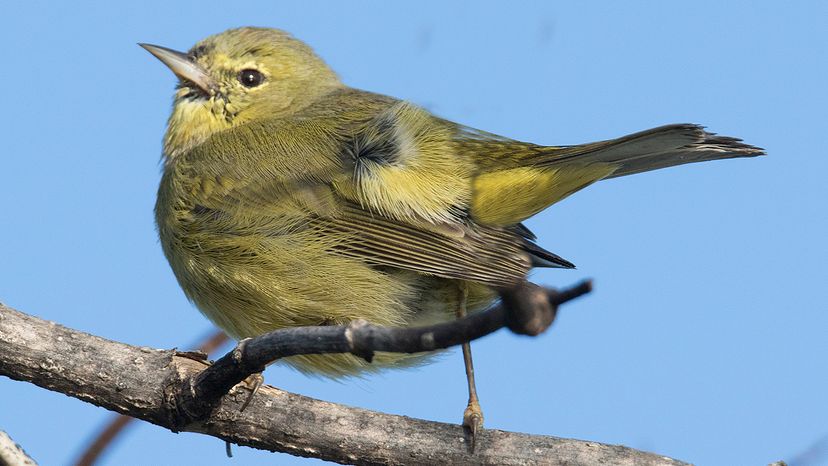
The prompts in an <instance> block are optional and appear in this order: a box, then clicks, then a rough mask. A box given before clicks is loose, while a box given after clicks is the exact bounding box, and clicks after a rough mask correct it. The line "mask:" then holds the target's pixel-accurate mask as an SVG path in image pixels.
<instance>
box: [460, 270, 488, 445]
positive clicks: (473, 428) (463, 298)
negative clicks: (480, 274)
mask: <svg viewBox="0 0 828 466" xmlns="http://www.w3.org/2000/svg"><path fill="white" fill-rule="evenodd" d="M468 298H469V289H468V286H467V285H466V283H465V282H460V296H459V300H458V304H457V311H456V314H457V318H458V319H462V318H463V317H466V302H467V301H468ZM463 363H464V364H465V366H466V380H467V381H468V383H469V404H468V406H466V410H465V411H464V412H463V427H465V428H466V429H467V432H468V434H469V439H470V441H469V449H470V450H471V451H472V452H474V442H475V438H476V437H477V433H478V432H479V431H480V429H481V428H482V427H483V411H482V410H481V409H480V402H479V401H478V399H477V387H476V386H475V384H474V363H473V362H472V354H471V344H470V343H469V342H466V343H463Z"/></svg>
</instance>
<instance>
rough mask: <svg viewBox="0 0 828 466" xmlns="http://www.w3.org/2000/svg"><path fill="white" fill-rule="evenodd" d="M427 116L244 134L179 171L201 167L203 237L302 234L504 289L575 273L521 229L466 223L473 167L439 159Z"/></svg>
mask: <svg viewBox="0 0 828 466" xmlns="http://www.w3.org/2000/svg"><path fill="white" fill-rule="evenodd" d="M420 112H422V113H420ZM427 115H428V114H427V113H425V112H424V111H422V110H419V109H416V108H415V107H413V106H408V104H397V103H394V104H392V105H390V106H388V107H386V108H385V109H384V110H382V111H379V112H377V113H374V114H372V115H369V116H368V117H364V116H358V115H357V117H354V118H353V119H352V120H349V121H347V122H343V121H341V120H342V118H341V116H342V114H341V113H339V114H337V115H336V118H332V119H326V118H324V117H315V118H304V119H297V120H292V121H289V122H286V121H279V122H269V123H268V122H264V123H257V124H254V125H251V124H248V125H244V126H240V127H238V128H234V129H231V130H227V131H224V132H222V133H220V134H218V135H216V136H214V137H213V138H211V139H210V140H208V141H207V142H205V143H204V144H202V145H201V146H199V147H198V148H196V149H193V150H192V151H191V152H190V153H188V154H186V159H185V160H181V161H177V162H176V163H181V164H182V167H187V166H188V161H189V163H190V165H192V166H195V165H196V163H195V161H198V164H197V166H198V167H199V170H198V172H199V175H198V176H197V177H195V179H196V181H195V182H194V186H193V188H192V189H191V192H193V193H194V194H193V195H194V198H195V199H196V201H195V203H196V204H197V205H196V206H194V207H193V212H194V214H193V215H194V216H196V217H197V219H196V220H197V221H199V222H202V223H201V225H200V228H202V229H212V230H214V231H217V232H223V233H224V234H236V235H246V236H250V235H264V236H267V235H284V234H290V233H294V232H297V231H302V232H305V234H306V235H305V236H304V238H310V240H313V241H315V240H314V239H313V238H318V239H319V241H320V242H324V243H326V244H327V246H326V247H327V248H328V249H329V250H330V252H331V253H334V254H341V255H343V256H347V257H352V258H357V259H359V260H362V261H364V262H366V263H369V264H372V265H376V266H384V267H396V268H400V269H406V270H412V271H416V272H420V273H424V274H430V275H435V276H439V277H445V278H453V279H463V280H470V281H476V282H480V283H484V284H487V285H491V286H497V287H506V286H510V285H513V284H515V283H517V282H519V281H521V280H523V279H524V278H525V276H526V273H527V272H528V270H529V269H530V268H531V267H532V266H533V265H545V266H559V267H571V266H572V265H571V264H570V263H569V262H567V261H565V260H563V259H561V258H559V257H557V256H555V255H554V254H552V253H550V252H548V251H545V250H543V249H542V248H540V247H538V246H536V245H534V244H531V240H530V239H529V238H527V237H526V236H527V235H526V234H525V232H524V231H523V230H520V229H519V228H518V227H511V226H510V227H492V226H486V225H481V224H477V223H475V222H474V221H473V220H472V219H471V218H470V217H469V215H468V208H469V202H470V200H471V186H470V184H471V174H470V172H471V170H472V169H473V167H472V166H470V165H464V164H463V163H462V161H458V160H441V159H440V157H441V156H443V155H444V154H443V153H442V152H441V151H442V150H444V149H445V150H448V149H447V147H446V146H445V145H444V144H445V142H444V141H445V138H444V137H441V136H440V135H439V129H437V130H435V131H430V130H429V129H428V128H427V125H428V119H427V118H426V116H427ZM447 136H448V135H446V137H447ZM205 180H206V181H208V182H206V183H205ZM205 187H206V189H205ZM332 238H335V239H336V240H335V241H330V240H331V239H332ZM297 247H301V245H298V246H297Z"/></svg>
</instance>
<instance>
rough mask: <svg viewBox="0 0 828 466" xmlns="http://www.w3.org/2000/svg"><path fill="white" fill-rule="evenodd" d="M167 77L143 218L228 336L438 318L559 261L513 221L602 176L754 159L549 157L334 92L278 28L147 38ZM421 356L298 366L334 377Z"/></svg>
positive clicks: (704, 137) (596, 148) (342, 90)
mask: <svg viewBox="0 0 828 466" xmlns="http://www.w3.org/2000/svg"><path fill="white" fill-rule="evenodd" d="M144 47H145V48H147V50H149V51H150V52H151V53H153V54H154V55H156V56H157V57H158V58H159V59H161V60H162V61H163V62H164V63H165V64H167V65H168V66H169V67H170V68H171V69H172V70H173V71H174V72H175V73H176V74H177V75H178V76H179V77H180V78H181V82H180V84H179V87H178V90H177V92H176V96H175V103H174V107H173V112H172V115H171V116H170V120H169V127H168V129H167V134H166V136H165V139H164V154H165V163H164V174H163V177H162V180H161V186H160V188H159V192H158V202H157V204H156V220H157V223H158V231H159V234H160V237H161V245H162V247H163V249H164V253H165V254H166V256H167V258H168V260H169V262H170V265H171V266H172V269H173V271H174V272H175V275H176V277H177V278H178V280H179V283H180V284H181V287H182V288H183V289H184V292H185V293H186V294H187V296H188V297H189V298H190V299H191V300H192V301H193V302H194V303H195V304H196V305H197V306H198V307H199V309H201V311H202V312H204V313H205V314H206V315H207V317H209V318H210V319H211V320H212V321H213V322H215V323H216V324H217V325H218V326H219V327H221V328H223V329H224V330H225V331H227V332H228V333H229V334H230V335H232V336H234V337H237V338H241V337H249V336H255V335H258V334H261V333H264V332H267V331H270V330H273V329H277V328H281V327H289V326H300V325H324V324H341V323H345V322H348V321H350V320H353V319H367V320H369V321H371V322H374V323H377V324H380V325H392V326H404V325H419V324H425V323H430V322H436V321H441V320H447V319H451V318H453V316H454V312H455V309H456V307H457V304H458V299H459V296H460V293H459V286H460V284H461V283H462V284H464V285H465V286H467V287H468V289H469V298H468V299H469V305H468V307H469V309H470V310H479V309H483V308H485V307H486V306H488V305H490V304H491V303H492V302H493V301H494V299H496V296H497V292H496V291H497V289H499V288H507V287H509V286H511V285H513V284H515V283H517V282H519V281H521V280H523V279H525V277H526V274H527V272H528V271H529V270H530V269H531V268H532V267H534V266H557V267H571V264H569V263H568V262H567V261H565V260H563V259H561V258H560V257H558V256H556V255H554V254H552V253H550V252H548V251H546V250H544V249H542V248H541V247H539V246H537V245H536V244H535V243H534V236H533V235H532V234H531V233H530V232H529V231H528V230H527V229H526V228H525V227H523V226H522V225H521V224H520V222H521V221H523V220H525V219H526V218H528V217H531V216H532V215H534V214H536V213H538V212H540V211H541V210H543V209H545V208H546V207H548V206H549V205H551V204H553V203H555V202H557V201H559V200H561V199H563V198H564V197H566V196H568V195H569V194H571V193H573V192H575V191H577V190H579V189H581V188H583V187H585V186H587V185H589V184H591V183H593V182H595V181H598V180H601V179H605V178H610V177H615V176H623V175H628V174H632V173H638V172H641V171H647V170H653V169H657V168H663V167H668V166H673V165H679V164H683V163H688V162H697V161H704V160H714V159H722V158H730V157H746V156H754V155H759V154H761V153H762V152H761V150H760V149H758V148H755V147H752V146H749V145H746V144H743V143H741V142H740V141H739V140H737V139H733V138H726V137H719V136H715V135H712V134H710V133H706V132H705V131H704V130H703V129H702V128H701V127H699V126H696V125H687V124H684V125H671V126H664V127H661V128H656V129H652V130H649V131H644V132H641V133H637V134H634V135H631V136H627V137H624V138H620V139H615V140H611V141H605V142H598V143H592V144H585V145H579V146H565V147H545V146H538V145H535V144H530V143H524V142H519V141H514V140H511V139H508V138H504V137H501V136H497V135H493V134H489V133H486V132H483V131H478V130H475V129H472V128H468V127H465V126H462V125H458V124H456V123H452V122H450V121H447V120H444V119H441V118H438V117H435V116H433V115H432V114H430V113H429V112H427V111H425V110H423V109H422V108H420V107H417V106H416V105H413V104H410V103H407V102H403V101H400V100H397V99H394V98H391V97H386V96H382V95H378V94H373V93H370V92H365V91H361V90H356V89H352V88H349V87H346V86H345V85H343V84H342V83H341V82H340V81H339V79H338V78H337V77H336V75H335V74H334V73H333V72H332V71H331V70H330V69H329V68H328V67H327V66H326V65H325V63H324V62H323V61H322V60H321V59H320V58H318V57H317V56H316V55H315V54H314V53H313V51H312V50H311V49H310V48H309V47H307V46H306V45H305V44H303V43H301V42H299V41H298V40H296V39H293V38H292V37H290V36H289V35H288V34H286V33H284V32H281V31H277V30H272V29H258V28H241V29H234V30H230V31H227V32H224V33H222V34H219V35H215V36H212V37H209V38H207V39H205V40H204V41H202V42H200V43H199V44H197V45H196V46H195V47H193V49H191V50H190V52H189V53H188V54H186V55H185V54H180V53H177V52H174V51H171V50H169V49H164V48H161V47H157V46H149V45H145V46H144ZM421 358H422V356H419V357H417V356H405V355H389V354H381V355H378V357H377V358H376V359H375V361H374V363H373V364H368V363H366V362H365V361H362V360H361V359H358V358H356V357H353V356H351V355H325V356H302V357H294V358H289V359H288V361H287V362H288V363H290V364H292V365H294V366H295V367H297V368H299V369H300V370H303V371H309V372H315V373H321V374H325V375H330V376H341V375H348V374H354V373H357V372H358V371H359V370H362V369H371V368H377V367H387V366H395V365H409V364H412V363H416V362H418V361H419V360H421Z"/></svg>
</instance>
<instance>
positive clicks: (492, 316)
mask: <svg viewBox="0 0 828 466" xmlns="http://www.w3.org/2000/svg"><path fill="white" fill-rule="evenodd" d="M591 290H592V283H591V282H590V281H583V282H581V283H579V284H577V285H575V286H573V287H571V288H568V289H566V290H564V291H560V292H559V291H557V290H552V289H544V288H542V287H539V286H537V285H535V284H532V283H529V282H524V283H523V284H522V285H521V286H519V287H516V288H514V289H510V290H504V291H502V292H501V297H502V301H503V304H501V305H498V306H495V307H493V308H491V309H488V310H486V311H483V312H479V313H475V314H471V315H469V316H466V317H464V318H462V319H458V320H454V321H450V322H445V323H441V324H436V325H430V326H424V327H404V328H399V327H380V326H377V325H371V324H369V323H368V322H366V321H362V320H358V321H354V322H352V323H350V324H348V325H337V326H321V327H295V328H285V329H280V330H275V331H273V332H270V333H266V334H264V335H261V336H258V337H256V338H250V339H246V340H242V341H241V342H239V344H238V345H237V346H236V348H234V349H233V350H232V351H230V352H229V353H227V354H226V355H224V356H223V357H222V358H220V359H219V360H217V361H216V362H215V363H213V365H211V366H210V367H208V368H207V369H205V370H204V371H202V372H201V373H199V374H198V375H197V376H196V377H193V378H192V379H189V380H187V381H185V383H184V385H183V386H182V388H181V392H180V394H178V395H177V396H176V397H177V398H178V405H177V406H178V408H179V414H180V416H181V418H180V419H177V420H176V422H177V423H178V424H180V425H186V424H189V423H191V422H193V421H196V420H199V419H202V418H203V417H204V416H206V415H207V413H209V411H210V409H212V407H213V406H214V405H215V404H216V403H217V402H218V401H219V399H220V398H221V397H222V396H224V394H226V393H227V392H228V391H229V390H230V389H231V388H232V387H234V386H235V385H236V384H238V383H239V382H241V381H242V380H244V379H246V378H247V377H248V376H250V375H252V374H255V373H259V372H262V371H263V370H264V369H265V367H266V366H267V365H268V364H270V363H272V362H273V361H275V360H277V359H281V358H284V357H288V356H295V355H299V354H323V353H352V354H354V355H356V356H359V357H362V358H364V359H365V360H367V361H368V362H371V360H372V359H373V357H374V353H375V352H377V351H385V352H391V353H420V352H424V351H434V350H438V349H443V348H448V347H451V346H455V345H459V344H462V343H465V342H467V341H471V340H475V339H477V338H480V337H483V336H486V335H488V334H490V333H492V332H494V331H496V330H498V329H500V328H503V327H509V329H510V330H512V331H513V332H515V333H521V334H525V335H538V334H540V333H541V332H543V331H544V330H546V329H547V328H549V326H550V325H551V324H552V322H553V321H554V320H555V315H556V313H557V309H558V306H559V305H560V304H563V303H565V302H567V301H570V300H572V299H575V298H578V297H579V296H583V295H585V294H587V293H589V292H590V291H591Z"/></svg>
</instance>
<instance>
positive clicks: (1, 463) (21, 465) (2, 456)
mask: <svg viewBox="0 0 828 466" xmlns="http://www.w3.org/2000/svg"><path fill="white" fill-rule="evenodd" d="M0 466H37V463H35V461H34V460H33V459H32V458H31V457H29V455H27V454H26V452H25V451H23V448H22V447H21V446H20V445H18V444H16V443H15V442H14V440H12V438H11V437H9V434H7V433H5V432H3V431H2V430H0Z"/></svg>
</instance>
